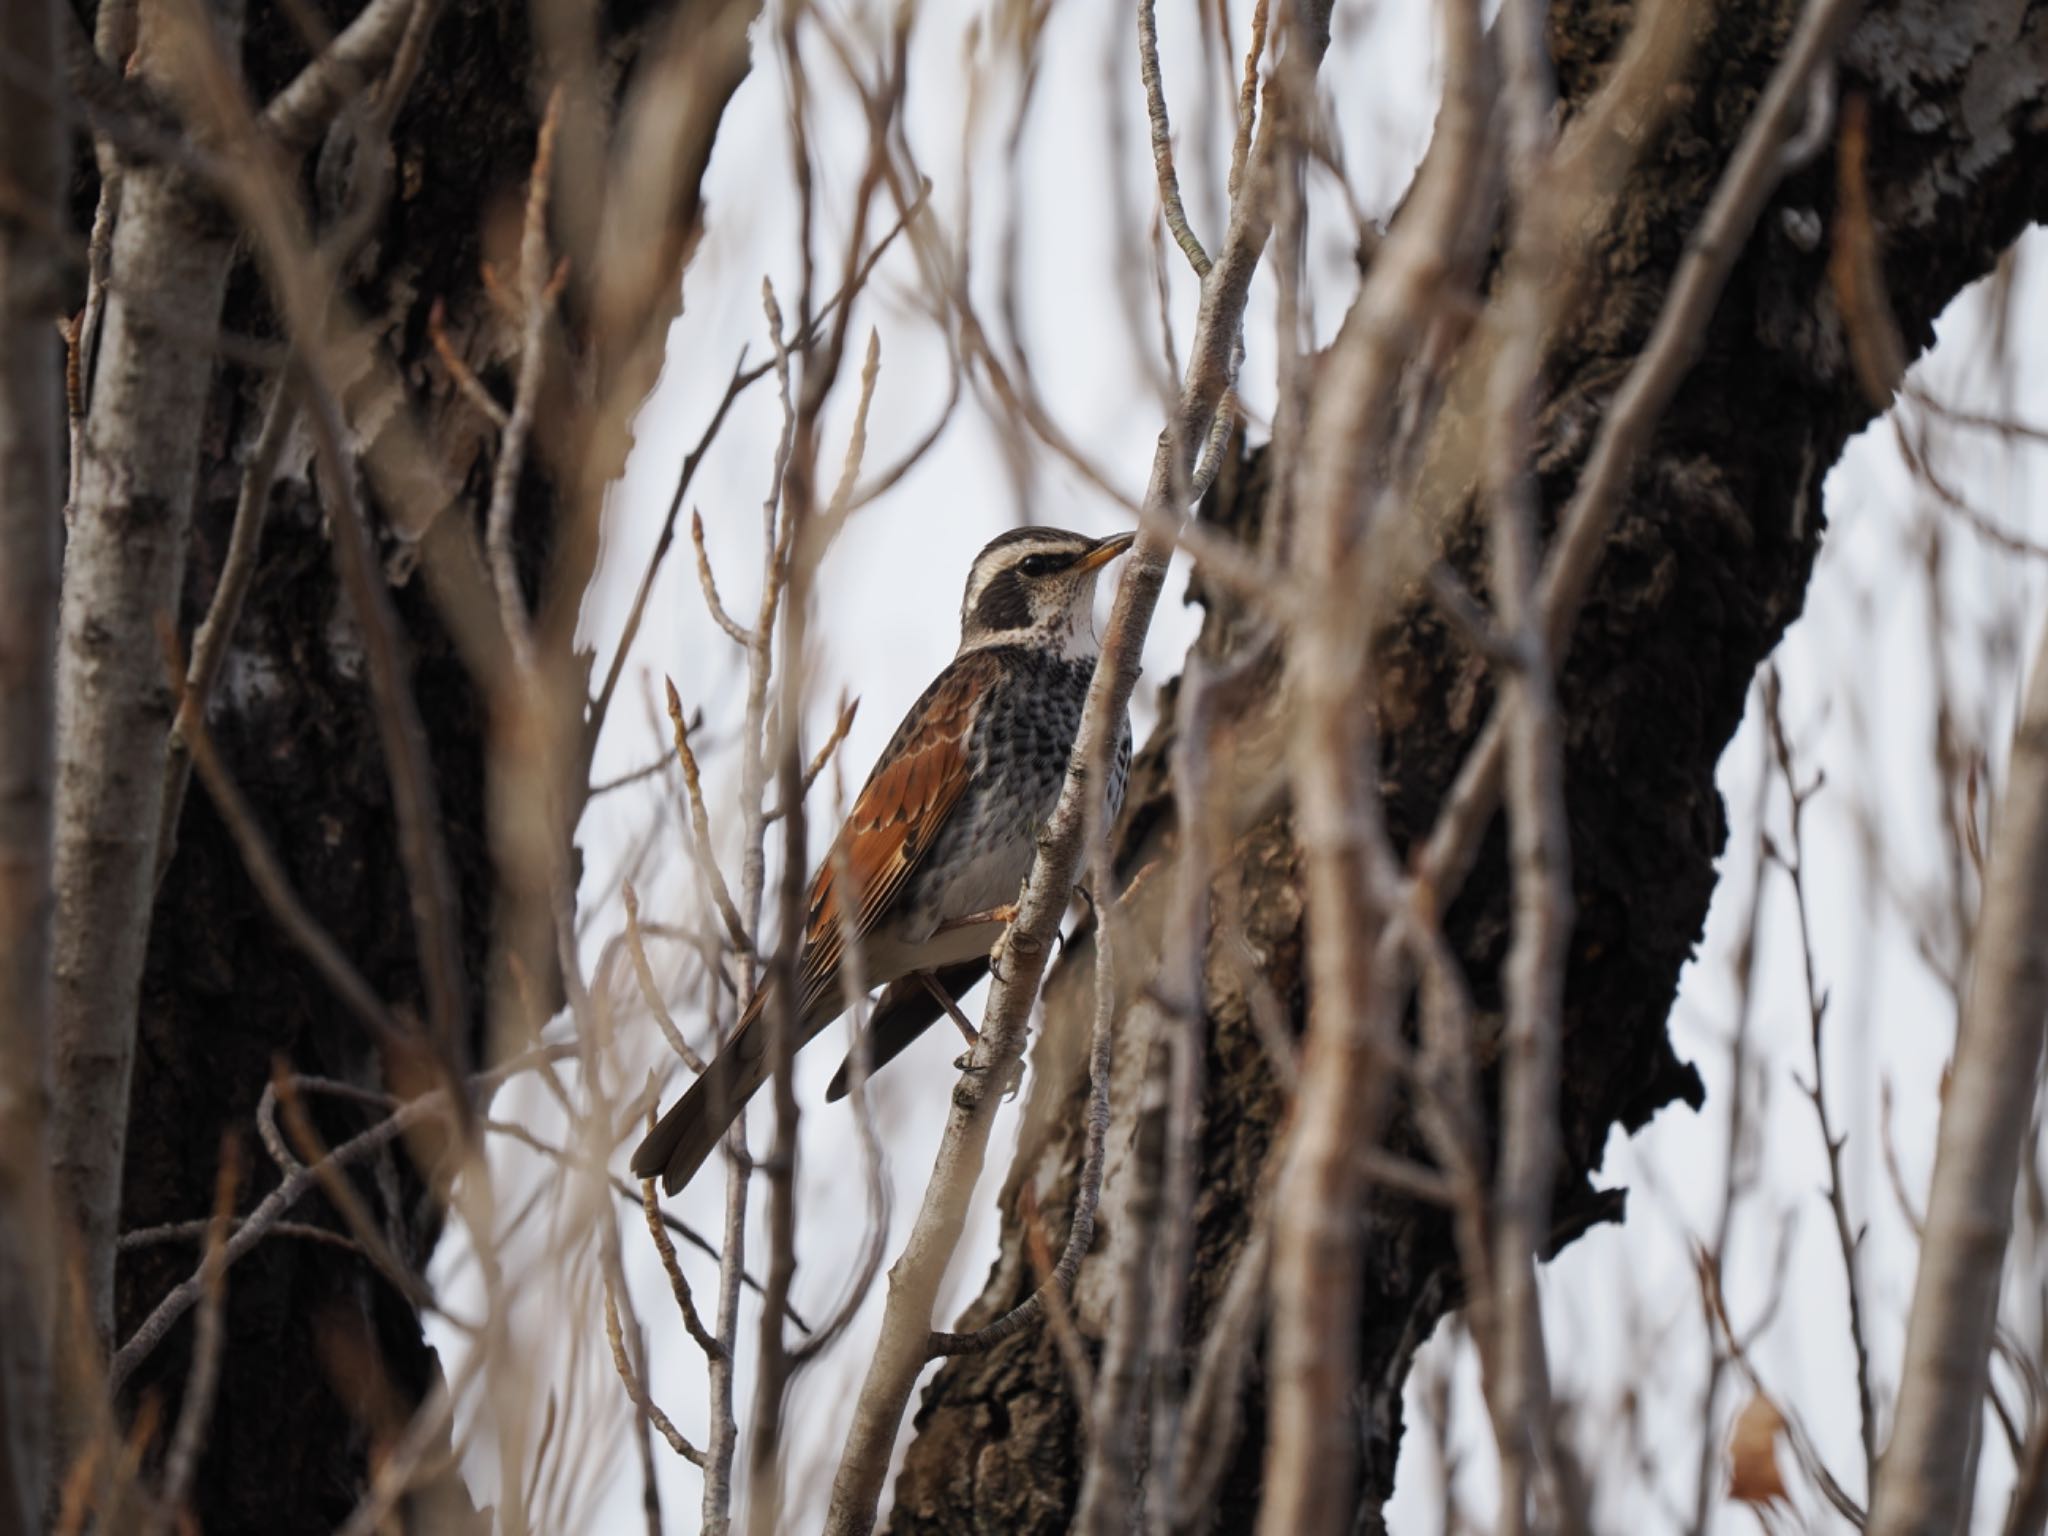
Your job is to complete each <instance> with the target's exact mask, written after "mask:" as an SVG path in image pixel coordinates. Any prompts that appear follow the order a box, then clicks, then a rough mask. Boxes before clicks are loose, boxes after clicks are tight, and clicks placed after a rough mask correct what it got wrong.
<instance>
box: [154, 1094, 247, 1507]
mask: <svg viewBox="0 0 2048 1536" xmlns="http://www.w3.org/2000/svg"><path fill="white" fill-rule="evenodd" d="M241 1175H242V1160H241V1143H240V1142H239V1141H237V1140H236V1139H235V1135H234V1133H233V1132H232V1131H229V1132H227V1133H226V1134H224V1135H223V1136H222V1137H221V1141H220V1171H219V1172H218V1173H217V1174H216V1175H215V1178H214V1193H213V1218H212V1220H211V1221H209V1222H208V1223H207V1233H206V1257H205V1258H204V1260H202V1261H201V1264H200V1270H199V1273H200V1287H201V1294H200V1298H199V1315H198V1317H197V1318H196V1319H195V1320H194V1321H193V1325H192V1370H191V1374H190V1375H189V1376H187V1377H186V1379H185V1392H184V1400H183V1401H182V1402H181V1403H179V1405H178V1423H177V1427H176V1428H175V1429H173V1430H172V1431H171V1443H170V1448H169V1449H168V1450H167V1451H166V1452H165V1453H164V1491H163V1496H162V1497H161V1498H159V1499H158V1500H156V1502H155V1504H154V1505H153V1507H152V1508H151V1509H150V1512H149V1515H148V1518H147V1519H146V1520H145V1521H144V1523H143V1526H142V1529H143V1532H144V1536H162V1532H164V1531H166V1530H168V1529H170V1526H171V1522H172V1521H173V1520H179V1519H184V1518H189V1517H190V1516H189V1512H188V1511H187V1510H186V1509H185V1497H186V1495H187V1494H188V1493H189V1492H190V1491H191V1488H192V1478H193V1474H194V1473H196V1472H197V1471H198V1469H199V1451H200V1447H201V1446H203V1445H204V1444H205V1442H206V1430H207V1425H208V1423H209V1422H210V1421H211V1420H212V1418H213V1400H214V1392H215V1390H216V1388H218V1387H219V1385H220V1363H221V1347H222V1345H223V1344H224V1342H225V1339H226V1334H225V1329H224V1327H223V1321H222V1320H223V1313H224V1312H225V1309H226V1301H227V1265H226V1263H225V1262H224V1261H223V1259H222V1257H221V1250H222V1247H223V1245H225V1243H226V1242H227V1234H228V1227H229V1224H230V1222H231V1220H232V1219H233V1216H234V1211H235V1193H236V1191H237V1189H239V1188H240V1185H241Z"/></svg>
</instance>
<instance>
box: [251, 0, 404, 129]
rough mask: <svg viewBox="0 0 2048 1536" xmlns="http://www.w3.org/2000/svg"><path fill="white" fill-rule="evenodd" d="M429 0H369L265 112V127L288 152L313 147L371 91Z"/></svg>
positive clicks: (274, 98) (262, 119)
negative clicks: (344, 110) (345, 110)
mask: <svg viewBox="0 0 2048 1536" xmlns="http://www.w3.org/2000/svg"><path fill="white" fill-rule="evenodd" d="M427 3H429V0H369V3H368V4H366V5H365V6H364V7H363V8H362V10H361V11H359V12H358V13H357V14H356V19H355V20H354V21H352V22H350V23H349V24H348V26H347V27H346V28H345V29H343V31H342V33H341V35H340V36H339V37H337V38H336V39H335V40H334V42H333V44H332V45H331V46H330V47H329V48H328V49H327V50H326V52H324V53H322V54H321V55H320V56H319V57H318V58H317V59H315V60H313V62H312V63H310V64H308V65H307V66H306V67H305V68H304V69H302V70H300V71H299V73H298V74H297V75H296V76H295V77H293V79H292V80H291V82H290V83H289V84H288V85H286V86H285V88H284V89H283V90H281V91H279V92H278V93H277V95H276V96H274V97H273V98H272V99H271V102H270V105H268V106H267V107H265V108H264V109H263V114H262V118H261V122H262V126H263V128H264V129H265V130H266V131H267V132H268V133H270V134H271V135H273V136H274V137H275V138H276V139H277V141H278V143H280V144H282V145H283V146H284V147H285V148H287V149H289V150H292V151H295V152H296V151H298V150H303V149H305V148H307V147H309V146H310V145H311V144H312V143H313V141H314V140H315V139H316V138H318V137H319V135H320V133H321V131H322V130H323V129H324V128H326V126H327V125H328V123H330V122H332V121H333V120H334V117H335V115H336V114H337V113H339V112H340V111H341V110H342V108H343V107H345V106H347V105H348V104H349V102H350V101H352V100H354V99H355V98H356V97H357V96H359V95H361V94H362V92H363V91H364V90H365V89H366V88H367V87H368V86H369V84H370V81H371V77H372V76H373V75H374V74H375V73H376V71H377V70H378V69H379V68H381V67H382V66H383V64H384V62H385V60H387V59H389V58H390V57H391V56H392V55H393V53H395V52H396V51H397V49H398V46H399V42H400V39H401V38H402V37H403V36H404V34H405V31H406V23H407V22H408V21H409V20H410V19H411V16H412V13H413V11H414V10H415V9H416V8H417V7H418V6H421V5H424V4H427Z"/></svg>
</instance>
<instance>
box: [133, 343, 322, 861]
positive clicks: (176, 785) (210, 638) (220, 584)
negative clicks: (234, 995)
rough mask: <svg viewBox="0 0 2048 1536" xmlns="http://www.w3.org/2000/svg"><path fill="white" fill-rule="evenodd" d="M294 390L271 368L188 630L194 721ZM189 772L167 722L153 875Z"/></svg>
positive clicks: (235, 615) (240, 582)
mask: <svg viewBox="0 0 2048 1536" xmlns="http://www.w3.org/2000/svg"><path fill="white" fill-rule="evenodd" d="M298 416H299V402H298V395H297V393H296V391H295V390H294V389H293V387H292V380H291V376H290V374H289V373H286V374H281V375H279V377H278V379H277V381H276V382H275V383H274V384H272V385H271V394H270V403H269V405H267V406H266V407H265V408H264V413H263V426H262V429H261V430H260V431H259V432H258V433H257V436H256V446H255V447H254V448H252V449H251V450H250V453H249V462H248V464H247V465H245V466H244V467H243V470H242V487H241V491H240V493H239V494H238V495H237V496H236V498H235V521H234V525H233V527H232V528H230V529H229V531H228V552H227V554H226V556H225V557H224V558H223V559H222V560H221V566H220V576H219V578H218V579H217V580H216V581H215V583H214V588H213V601H212V602H211V603H209V604H208V605H207V608H206V617H205V618H204V619H202V620H201V621H200V623H199V628H198V630H197V631H196V632H195V633H194V634H193V636H192V662H191V665H190V667H189V668H188V669H187V670H186V673H185V684H184V690H185V691H184V698H185V702H184V703H183V704H181V709H182V708H186V707H189V708H190V709H191V710H192V712H193V713H194V714H195V715H196V716H197V717H198V718H199V719H200V720H201V721H204V720H205V718H206V707H207V704H208V703H209V702H210V701H211V699H212V698H213V686H214V684H215V682H216V681H218V680H219V677H220V669H221V663H222V662H224V661H226V660H227V654H228V643H229V641H231V640H232V639H233V638H234V634H235V624H236V622H237V620H239V619H240V618H241V615H242V602H243V599H245V598H246V597H247V596H248V595H249V583H250V582H251V581H253V580H254V579H255V576H256V557H257V554H258V553H259V552H260V550H261V547H262V541H263V519H264V516H265V513H266V511H267V510H268V507H269V503H270V488H271V485H272V483H273V482H274V481H275V480H276V478H277V461H278V458H279V456H280V455H281V454H282V453H283V452H284V442H285V438H286V437H287V436H289V435H290V433H291V430H292V426H293V424H294V423H295V422H296V421H297V420H298ZM191 776H192V749H191V747H190V746H189V745H188V744H187V743H186V741H185V738H184V733H183V731H181V730H178V729H176V728H175V727H174V728H173V731H172V735H171V745H170V757H169V760H168V761H167V762H166V763H165V765H164V795H163V816H162V826H161V827H160V829H159V830H158V833H157V856H156V879H157V883H158V884H159V885H161V884H162V883H163V878H164V872H165V871H166V870H168V869H169V868H170V866H171V856H172V854H173V853H175V852H176V851H177V846H178V814H179V812H180V811H181V810H182V809H183V808H184V804H185V787H186V785H187V784H188V783H189V782H190V781H191Z"/></svg>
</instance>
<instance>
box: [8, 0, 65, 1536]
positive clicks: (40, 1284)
mask: <svg viewBox="0 0 2048 1536" xmlns="http://www.w3.org/2000/svg"><path fill="white" fill-rule="evenodd" d="M58 17H59V12H58V8H57V4H56V0H18V3H16V4H12V5H10V6H8V8H7V9H6V11H5V12H4V13H0V58H6V59H9V60H13V61H18V63H19V67H21V68H25V69H28V70H30V71H32V72H34V73H36V74H38V75H41V76H43V77H45V78H48V77H50V76H51V75H53V74H54V73H55V70H56V64H57V57H58V52H57V38H58V32H57V26H58ZM63 148H64V141H63V135H62V134H61V132H60V131H59V129H58V125H57V122H56V119H55V117H54V115H53V114H51V113H50V112H48V111H45V110H44V109H43V107H42V105H41V104H40V103H38V102H34V101H31V100H30V99H29V98H28V95H27V93H26V92H21V91H15V92H12V93H10V94H9V96H8V98H7V99H6V100H5V102H4V103H0V186H5V187H7V188H9V189H11V190H10V196H11V198H12V199H13V203H12V205H11V206H10V207H9V208H8V209H7V210H6V211H5V212H0V1317H4V1318H6V1319H8V1323H7V1326H6V1327H5V1328H4V1329H0V1536H27V1533H28V1532H31V1531H35V1530H38V1529H40V1528H41V1525H42V1517H43V1505H44V1493H45V1486H46V1482H47V1468H46V1465H45V1463H46V1460H47V1439H48V1435H49V1424H50V1387H51V1371H50V1347H49V1345H50V1327H49V1321H50V1317H51V1315H52V1303H53V1301H54V1299H55V1295H56V1289H57V1287H56V1278H57V1266H56V1264H55V1262H54V1260H55V1255H54V1252H53V1245H52V1244H51V1241H50V1234H51V1226H50V1188H49V1180H48V1174H47V1170H48V1167H49V1154H48V1151H47V1145H46V1131H45V1126H46V1121H47V1118H48V1115H49V1108H50V1102H49V1101H50V1078H49V1069H48V1065H47V1063H48V1059H49V1023H50V971H49V959H50V919H51V910H52V903H51V899H50V825H51V785H52V781H53V779H54V777H55V770H56V756H55V730H56V701H55V692H54V689H55V679H56V650H57V559H58V550H59V548H60V547H61V544H62V540H63V534H62V528H63V507H64V480H63V468H62V465H63V454H62V446H63V441H64V408H63V392H62V384H61V380H62V378H63V349H62V347H61V345H60V344H59V342H58V339H57V328H56V317H57V312H58V309H59V307H60V306H59V300H60V299H61V297H62V287H61V282H60V276H59V274H60V271H61V267H60V253H61V248H62V247H61V242H60V240H59V238H58V232H59V231H60V230H61V229H62V227H63V188H64V182H63V173H64V156H63Z"/></svg>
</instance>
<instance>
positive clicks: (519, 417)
mask: <svg viewBox="0 0 2048 1536" xmlns="http://www.w3.org/2000/svg"><path fill="white" fill-rule="evenodd" d="M561 120H562V92H561V88H560V87H559V86H558V87H556V89H555V91H554V93H553V94H552V95H550V96H549V97H548V107H547V112H546V114H545V115H544V116H543V117H542V118H541V123H540V136H539V140H538V143H537V144H536V146H535V148H534V152H533V173H532V175H531V176H530V177H529V179H528V181H527V188H526V222H525V224H524V226H523V229H522V232H521V235H520V242H519V304H520V322H521V330H520V345H519V383H518V388H517V389H516V391H515V392H514V394H513V397H512V411H511V414H510V415H509V416H507V417H506V419H505V432H504V437H503V439H502V440H501V441H500V442H499V444H498V462H497V465H496V467H495V469H494V470H493V472H492V476H491V505H490V511H489V513H488V515H487V516H486V517H485V519H484V528H485V533H484V547H485V549H486V550H488V551H489V554H490V561H491V580H492V583H493V584H494V585H495V586H496V587H497V590H498V612H499V614H500V615H501V617H502V618H503V620H504V624H505V634H506V637H507V638H508V639H509V640H510V641H511V642H512V657H513V660H514V661H515V663H516V664H517V666H518V669H519V672H520V675H521V676H522V677H523V678H526V679H529V680H530V679H532V677H533V675H534V668H535V665H536V661H537V658H536V656H535V654H534V648H533V625H532V620H531V618H530V616H529V615H528V613H527V608H526V595H525V593H524V592H522V591H521V590H520V587H519V565H518V562H517V560H516V559H515V557H514V555H513V552H512V514H513V512H514V511H515V510H516V509H517V507H518V503H519V475H520V472H521V470H523V469H524V468H525V466H526V439H527V436H528V434H529V433H531V432H532V430H533V412H534V407H535V406H536V405H538V404H539V402H540V387H541V380H542V378H543V377H544V376H545V374H546V372H547V345H546V343H547V323H548V316H549V315H551V314H552V313H553V312H554V307H555V299H556V298H557V297H558V296H559V295H560V293H561V291H562V283H563V282H564V280H565V279H566V278H567V276H568V270H569V269H568V265H567V263H566V261H564V262H563V263H562V264H561V265H559V266H556V267H555V268H554V270H553V271H552V272H551V271H550V270H549V262H548V184H549V179H550V178H551V177H552V176H553V174H554V164H555V134H556V131H557V130H558V128H559V127H560V124H561Z"/></svg>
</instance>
